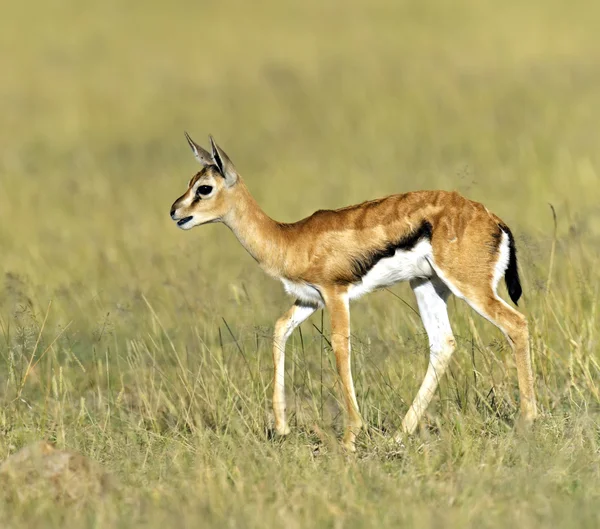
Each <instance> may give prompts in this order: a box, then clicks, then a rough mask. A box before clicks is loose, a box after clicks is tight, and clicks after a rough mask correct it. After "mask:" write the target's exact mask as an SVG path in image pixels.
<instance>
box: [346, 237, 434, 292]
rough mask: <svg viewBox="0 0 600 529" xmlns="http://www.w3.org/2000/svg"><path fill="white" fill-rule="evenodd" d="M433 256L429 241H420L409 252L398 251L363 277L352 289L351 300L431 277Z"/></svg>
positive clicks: (382, 260)
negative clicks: (396, 284)
mask: <svg viewBox="0 0 600 529" xmlns="http://www.w3.org/2000/svg"><path fill="white" fill-rule="evenodd" d="M432 257H433V254H432V251H431V244H430V243H429V241H425V240H424V241H420V242H419V243H417V244H416V245H415V246H414V248H412V249H411V250H409V251H403V250H397V251H396V253H395V254H394V255H393V256H392V257H387V258H385V259H381V261H378V262H377V264H376V265H375V266H374V267H373V268H371V270H369V271H368V272H367V274H366V275H364V276H363V278H362V281H361V282H360V283H355V284H354V285H352V286H351V287H350V299H355V298H358V297H360V296H363V295H364V294H367V293H368V292H372V291H373V290H377V289H379V288H385V287H389V286H392V285H393V284H394V283H399V282H400V281H410V280H411V279H414V278H417V277H431V275H432V274H433V269H432V268H431V265H430V264H429V263H430V262H431V260H432Z"/></svg>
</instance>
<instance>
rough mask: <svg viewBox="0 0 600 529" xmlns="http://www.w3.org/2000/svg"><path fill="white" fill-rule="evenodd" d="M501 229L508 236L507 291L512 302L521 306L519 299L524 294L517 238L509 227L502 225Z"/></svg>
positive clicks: (505, 276) (505, 277)
mask: <svg viewBox="0 0 600 529" xmlns="http://www.w3.org/2000/svg"><path fill="white" fill-rule="evenodd" d="M500 229H501V230H502V231H503V232H504V233H506V235H507V236H508V251H509V254H508V267H507V268H506V272H505V273H504V280H505V281H506V289H507V290H508V295H509V296H510V299H512V302H513V303H514V304H515V305H517V306H519V303H518V301H519V299H520V298H521V294H523V289H522V288H521V281H520V279H519V266H518V263H517V247H516V245H515V238H514V237H513V234H512V232H511V231H510V229H509V228H508V226H506V225H504V224H501V225H500Z"/></svg>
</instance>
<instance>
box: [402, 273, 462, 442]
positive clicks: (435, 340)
mask: <svg viewBox="0 0 600 529" xmlns="http://www.w3.org/2000/svg"><path fill="white" fill-rule="evenodd" d="M410 286H411V288H412V289H413V292H414V293H415V297H416V298H417V305H418V306H419V312H420V314H421V319H422V320H423V325H424V327H425V331H426V332H427V336H428V339H429V365H428V367H427V373H426V374H425V378H424V380H423V383H422V384H421V387H420V389H419V392H418V393H417V396H416V397H415V400H414V401H413V403H412V405H411V407H410V409H409V410H408V413H407V414H406V417H404V420H403V421H402V430H403V432H404V433H408V434H412V433H413V432H414V431H415V430H416V428H417V425H418V424H419V421H420V420H421V417H422V416H423V413H424V412H425V410H426V409H427V406H428V405H429V403H430V402H431V399H432V398H433V395H434V393H435V390H436V389H437V386H438V382H439V379H440V378H441V377H442V376H443V375H444V373H445V372H446V369H447V367H448V364H449V363H450V358H451V357H452V353H453V352H454V349H455V347H456V342H455V340H454V336H453V334H452V328H451V327H450V320H449V319H448V309H447V306H446V301H447V299H448V296H449V295H450V290H449V289H448V287H447V286H446V285H445V284H444V283H443V282H442V281H441V280H440V279H439V278H437V277H436V278H432V279H427V280H423V279H415V280H412V281H411V282H410ZM400 438H401V434H398V435H397V440H400Z"/></svg>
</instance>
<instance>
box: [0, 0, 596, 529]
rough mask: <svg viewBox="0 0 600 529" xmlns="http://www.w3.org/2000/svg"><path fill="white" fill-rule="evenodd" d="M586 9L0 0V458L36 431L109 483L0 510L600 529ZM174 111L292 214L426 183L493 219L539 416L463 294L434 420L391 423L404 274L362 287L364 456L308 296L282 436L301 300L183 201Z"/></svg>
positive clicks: (400, 359)
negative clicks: (172, 215)
mask: <svg viewBox="0 0 600 529" xmlns="http://www.w3.org/2000/svg"><path fill="white" fill-rule="evenodd" d="M33 12H35V16H34V15H33V14H32V13H33ZM599 16H600V9H599V8H598V7H597V6H594V5H592V3H589V2H583V1H576V2H571V3H569V4H568V5H567V4H566V3H563V2H558V1H551V2H541V1H538V0H534V1H532V2H528V3H527V5H523V4H522V3H521V2H513V1H509V2H504V3H503V4H502V5H499V4H497V3H492V2H488V1H483V2H474V1H471V0H460V1H458V2H452V3H448V2H442V1H438V2H434V1H428V2H410V1H407V2H392V1H390V0H376V1H373V2H368V3H367V2H355V1H351V2H343V3H342V2H328V3H323V2H316V1H309V2H304V3H302V4H297V5H284V4H282V3H278V2H274V1H272V0H265V1H261V2H259V3H249V2H241V1H239V0H238V1H232V2H205V3H200V2H192V1H185V0H177V1H175V2H170V3H169V5H168V6H167V4H165V3H161V2H144V3H142V2H139V1H132V2H127V3H123V2H117V1H115V0H108V1H106V2H101V3H98V2H96V3H91V2H75V1H73V0H62V1H60V2H36V3H35V6H32V5H31V4H26V3H20V4H17V3H16V2H13V3H9V4H8V5H7V6H5V8H4V9H3V16H2V18H1V19H0V68H1V70H2V72H3V76H2V78H3V81H2V83H1V84H0V111H1V112H0V115H1V116H2V119H1V123H2V124H1V125H0V144H1V145H2V149H1V151H0V173H1V179H0V248H1V249H2V260H1V265H0V266H1V269H0V274H1V276H0V330H1V338H2V339H1V341H0V366H1V367H0V402H1V404H2V406H1V409H0V431H1V432H2V435H1V436H0V459H4V457H6V456H7V455H9V454H10V453H13V452H14V451H15V450H17V449H18V448H20V447H21V446H23V445H25V444H28V443H30V442H33V441H36V440H39V439H43V438H44V439H50V440H52V441H54V442H56V444H57V445H58V446H59V447H62V448H66V449H70V450H75V451H79V452H81V453H83V454H85V455H86V456H88V457H90V458H91V459H93V460H95V461H97V462H99V463H100V464H101V465H102V467H103V468H105V469H106V470H107V471H108V472H110V473H111V475H112V476H113V477H114V480H115V483H116V485H115V487H114V489H112V490H111V491H110V492H109V493H108V494H107V495H106V496H104V497H102V498H95V497H92V498H89V501H87V502H86V503H85V504H84V505H80V506H78V507H77V508H75V507H74V506H72V505H69V504H66V503H60V502H59V503H56V502H53V501H51V500H50V499H49V498H45V497H39V498H34V499H31V500H30V501H26V502H11V501H8V500H7V499H5V500H1V501H0V519H1V520H2V523H3V526H4V527H35V526H40V527H64V526H73V527H87V526H89V527H128V528H129V527H138V526H145V527H160V526H165V525H168V526H181V527H185V526H198V525H200V526H207V527H248V528H251V527H269V526H285V527H291V528H293V527H321V526H322V527H335V528H337V527H349V528H350V527H352V528H353V527H382V528H384V527H398V526H400V527H402V526H409V527H411V526H419V527H438V526H442V527H500V526H502V527H506V526H510V525H518V526H519V527H540V526H548V527H573V526H578V527H597V526H598V524H599V522H600V514H599V511H598V508H597V505H598V501H599V500H600V485H599V483H600V481H599V478H600V450H599V444H600V428H599V417H600V406H599V404H600V396H599V392H600V385H599V384H598V380H599V377H600V366H599V362H600V345H599V343H600V341H599V340H600V332H599V329H600V310H599V307H598V299H599V294H600V272H599V271H598V266H597V263H598V258H599V257H600V209H599V207H598V196H599V195H598V189H599V184H600V177H599V168H600V131H599V129H598V122H599V121H600V110H599V109H600V93H599V92H598V89H597V87H598V83H599V82H600V67H599V66H598V65H599V64H600V60H599V59H600V52H599V51H598V50H600V46H599V44H600V42H599V38H598V33H597V27H598V24H597V23H598V17H599ZM184 129H187V130H189V131H190V133H192V135H193V137H194V138H195V139H196V140H197V141H202V142H204V140H203V137H206V135H207V134H208V133H209V132H211V133H212V134H214V135H215V137H216V139H217V140H218V141H219V143H220V144H222V145H223V147H224V148H225V149H226V150H227V152H228V153H229V154H230V155H231V157H232V158H233V159H234V161H235V162H236V165H237V167H238V169H239V170H240V172H241V173H242V174H243V175H244V176H245V179H246V182H247V184H248V186H249V187H250V189H251V190H252V191H253V193H254V194H255V196H256V197H257V199H258V200H259V202H260V203H261V204H262V205H263V206H264V208H265V210H266V211H267V212H268V213H269V214H270V215H272V216H273V217H275V218H276V219H278V220H283V221H291V220H294V219H297V218H300V217H302V216H306V215H308V214H310V213H311V212H312V211H314V210H315V209H319V208H331V207H338V206H343V205H346V204H350V203H354V202H359V201H362V200H365V199H368V198H375V197H378V196H381V195H385V194H389V193H395V192H402V191H407V190H413V189H427V188H430V189H431V188H445V189H457V190H459V191H461V192H463V193H464V194H466V195H467V196H469V197H470V198H473V199H475V200H480V201H483V202H484V203H485V204H486V205H487V206H488V207H489V208H490V209H491V210H493V211H494V212H495V213H497V214H498V215H499V216H500V217H502V218H503V219H504V220H505V221H506V222H507V223H508V224H509V226H510V227H511V228H512V230H513V232H514V233H515V234H516V236H517V245H518V250H519V258H520V266H521V274H522V278H523V284H524V291H525V296H524V302H523V303H522V307H523V308H524V311H525V312H526V314H527V316H528V320H529V322H530V329H531V345H532V351H533V357H534V364H535V371H536V377H537V379H536V380H537V382H536V390H537V394H538V398H539V401H540V407H541V412H542V414H541V415H542V416H541V418H540V420H539V421H538V422H537V424H536V425H535V428H534V429H533V431H532V432H531V433H530V434H529V435H518V434H517V433H516V432H515V431H514V429H513V424H514V421H515V413H516V410H517V407H518V392H517V382H516V372H515V367H514V360H513V358H512V355H511V353H510V351H509V350H508V348H507V346H506V344H505V342H504V341H503V337H502V336H501V334H500V333H499V332H498V331H497V330H496V329H495V328H493V327H492V326H491V325H489V324H487V323H486V322H484V321H482V319H481V318H479V317H478V316H477V315H476V314H474V313H473V312H472V311H470V309H468V308H467V307H466V306H465V305H464V304H463V303H462V302H459V301H452V303H451V307H450V310H451V319H452V321H453V327H454V331H455V334H456V336H457V339H458V343H459V348H458V351H457V354H456V355H455V358H454V360H453V363H452V366H451V370H450V373H449V375H448V376H447V377H446V378H445V380H444V381H443V382H442V384H441V388H440V391H439V392H438V394H437V396H436V398H435V400H434V402H433V403H432V405H431V407H430V409H429V411H428V415H427V418H426V420H425V422H424V425H423V428H422V429H421V431H420V433H419V435H417V436H416V437H415V438H413V439H410V440H408V441H407V443H406V446H405V447H404V448H402V449H400V448H399V447H397V446H395V445H394V444H393V443H392V442H391V436H392V434H393V432H394V431H395V430H396V429H397V428H399V426H400V423H401V420H402V416H403V414H404V413H405V412H406V410H407V407H408V404H409V402H410V401H411V400H412V398H413V396H414V394H415V392H416V390H417V388H418V385H419V383H420V381H421V379H422V376H423V374H424V371H425V366H426V361H427V357H426V354H427V344H426V338H425V336H424V331H423V329H422V326H421V324H420V320H419V318H418V317H417V316H416V314H415V312H414V310H411V307H412V308H413V309H415V302H414V299H413V298H412V295H411V293H410V290H409V289H408V288H407V287H406V286H405V285H401V286H398V287H395V288H394V289H392V291H382V292H378V293H375V294H372V295H370V296H369V297H368V298H366V299H363V300H360V301H359V302H357V303H355V305H354V306H353V313H352V323H353V334H352V339H353V355H354V357H353V369H354V374H355V381H356V386H357V393H358V398H359V404H360V407H361V410H362V413H363V416H364V418H365V420H366V422H367V424H368V428H367V430H366V432H365V433H363V434H362V435H361V437H360V439H359V446H358V453H357V454H356V456H348V455H346V454H344V453H343V452H342V451H341V450H340V448H339V446H338V443H337V436H338V435H339V433H340V431H341V416H340V411H341V407H340V403H339V401H338V392H337V386H336V378H335V372H334V367H333V365H332V355H331V351H330V348H329V345H328V332H329V331H328V327H327V318H325V319H324V320H323V319H322V315H321V314H320V313H318V314H317V315H315V316H313V317H312V318H311V319H310V320H309V321H308V322H307V323H305V324H303V325H302V326H301V332H296V333H295V334H294V335H293V337H292V339H291V340H290V342H289V345H288V356H287V384H288V385H287V391H288V409H289V412H290V416H291V426H292V433H291V435H290V436H289V437H288V438H286V439H285V440H280V439H272V438H271V437H270V435H269V430H270V427H271V422H270V421H271V416H270V409H269V408H270V393H271V381H270V377H271V371H272V368H271V360H270V334H271V331H272V327H273V323H274V321H275V320H276V318H277V317H278V316H279V315H280V314H281V313H282V312H283V311H284V310H286V309H287V307H288V306H289V305H290V303H291V300H289V299H287V298H286V296H285V295H284V293H283V290H282V288H281V287H280V285H278V284H276V283H274V282H273V281H272V280H271V279H269V278H267V277H266V276H264V275H263V274H262V272H261V271H260V270H258V269H257V267H256V266H255V264H254V262H253V261H252V259H251V258H250V257H249V256H248V255H246V254H245V253H244V251H243V249H242V248H241V247H240V246H239V245H238V243H237V242H236V241H235V240H234V238H233V236H232V235H231V234H230V233H228V232H227V230H226V229H225V228H224V227H223V226H207V227H204V228H201V229H198V230H194V231H193V232H191V233H184V232H182V231H180V230H177V229H176V227H175V226H174V225H173V223H172V221H171V220H170V219H169V217H168V211H169V207H170V205H171V203H172V201H173V200H174V199H175V198H176V197H177V196H179V195H180V194H181V193H182V192H183V190H184V189H185V184H186V183H187V179H188V178H189V177H190V176H191V175H192V174H193V172H194V171H195V169H196V166H195V162H194V160H193V157H192V155H191V153H190V152H189V149H188V146H187V144H186V142H185V140H184V138H183V134H182V131H183V130H184ZM549 204H551V205H552V207H553V208H554V211H555V212H556V218H557V222H556V229H555V226H554V223H553V216H552V210H551V208H550V206H549ZM407 305H408V306H407ZM323 321H325V324H323Z"/></svg>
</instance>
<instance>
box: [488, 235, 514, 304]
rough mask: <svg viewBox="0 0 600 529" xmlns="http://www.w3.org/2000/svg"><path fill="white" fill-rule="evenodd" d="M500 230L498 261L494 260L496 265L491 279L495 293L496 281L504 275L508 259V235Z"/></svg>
mask: <svg viewBox="0 0 600 529" xmlns="http://www.w3.org/2000/svg"><path fill="white" fill-rule="evenodd" d="M500 231H502V239H501V240H500V248H499V249H498V250H499V252H498V253H499V256H498V261H497V262H496V266H494V275H493V279H492V289H493V290H494V293H496V289H497V288H498V283H499V282H500V279H502V277H503V276H504V273H505V272H506V269H507V268H508V259H509V258H510V247H509V244H508V235H507V234H506V233H505V232H504V230H500Z"/></svg>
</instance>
